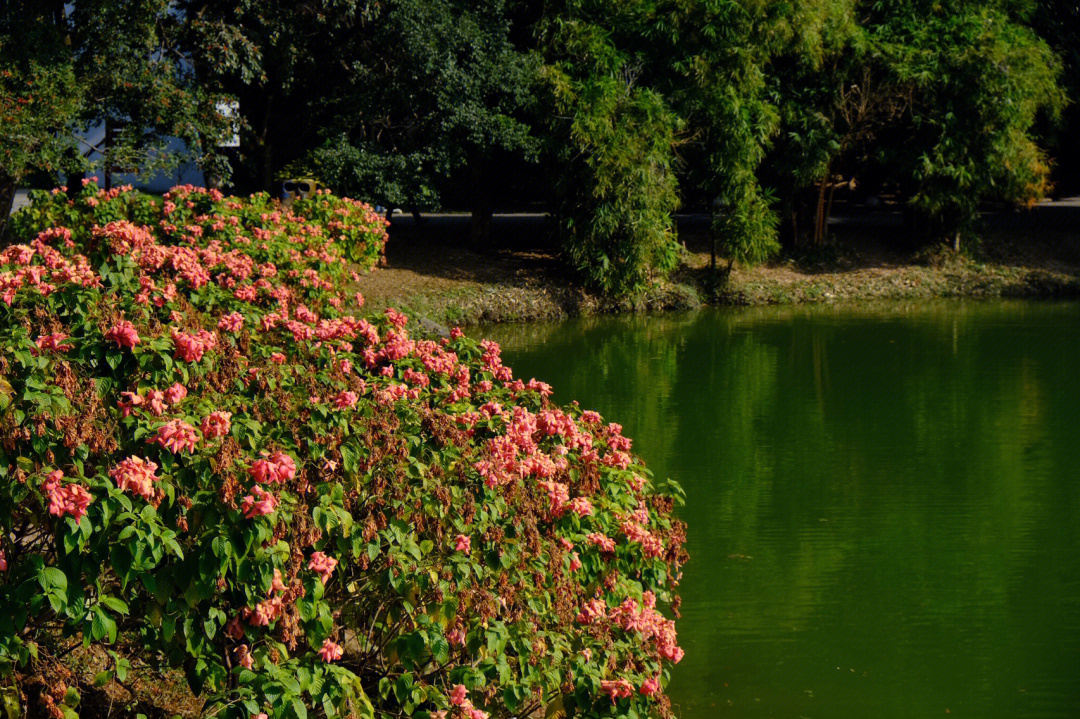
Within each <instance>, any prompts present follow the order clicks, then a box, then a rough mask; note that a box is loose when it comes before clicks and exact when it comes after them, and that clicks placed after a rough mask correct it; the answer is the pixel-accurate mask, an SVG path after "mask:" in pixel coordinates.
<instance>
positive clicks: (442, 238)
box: [356, 202, 1080, 325]
mask: <svg viewBox="0 0 1080 719" xmlns="http://www.w3.org/2000/svg"><path fill="white" fill-rule="evenodd" d="M547 222H548V220H547V219H546V218H545V217H544V216H543V215H524V214H522V215H497V216H496V217H495V219H494V222H493V227H492V235H493V243H494V245H495V246H496V247H497V248H498V249H497V250H490V251H486V252H483V253H479V252H475V251H473V250H472V249H471V248H470V246H469V241H468V231H469V218H468V216H467V215H450V214H440V215H428V216H425V218H424V221H422V222H421V223H420V224H418V223H417V222H416V221H415V220H414V219H413V218H412V217H411V216H398V217H395V218H394V220H393V223H392V225H391V229H390V241H389V243H388V244H387V252H386V259H387V263H386V265H385V266H384V267H382V268H380V269H379V270H378V271H377V272H374V273H372V274H371V275H368V276H365V277H363V278H361V279H360V281H359V282H358V283H357V284H356V289H358V290H359V291H361V292H363V293H364V295H365V297H367V298H368V301H369V304H370V305H372V306H374V307H380V306H387V305H392V306H396V307H400V308H405V309H409V310H411V311H412V312H414V313H417V314H421V315H424V316H426V317H428V318H430V319H432V320H435V321H437V322H440V323H444V324H447V325H452V324H475V323H479V322H501V321H525V320H537V319H555V318H559V317H563V316H568V315H575V314H589V313H598V312H612V311H624V310H633V309H656V310H659V309H671V308H689V307H695V306H698V305H700V304H702V303H703V302H714V303H718V304H775V303H792V302H830V301H847V300H874V299H917V298H926V297H956V296H965V297H1000V296H1014V297H1015V296H1065V295H1067V296H1077V295H1080V202H1077V203H1075V204H1073V203H1062V204H1055V205H1053V206H1049V207H1043V206H1041V207H1039V208H1037V209H1036V210H1033V211H1030V212H1026V213H997V214H994V215H991V216H988V217H987V218H986V226H987V228H988V229H987V230H985V231H984V233H983V237H984V239H983V241H982V243H981V246H980V247H979V248H978V249H977V251H975V252H974V253H972V255H971V256H966V255H961V256H957V255H954V254H953V253H951V252H948V251H945V250H940V249H939V250H934V251H928V250H922V251H915V250H912V249H910V247H911V243H910V242H909V240H908V238H906V237H905V235H904V231H903V225H902V222H901V220H900V215H899V213H895V212H888V211H878V212H861V213H860V212H857V211H852V212H851V213H850V214H849V215H847V216H844V217H841V218H839V219H837V220H836V221H834V222H833V223H832V224H831V226H830V230H831V232H832V234H833V237H834V238H835V240H836V243H835V244H834V245H833V246H832V247H831V248H829V249H828V250H827V251H823V252H820V253H818V254H817V255H816V256H815V255H806V256H803V257H801V258H800V259H799V260H798V261H796V260H794V259H786V260H782V261H777V262H774V263H772V264H769V265H766V266H761V267H754V268H741V267H736V268H735V269H734V271H733V272H732V274H731V277H730V279H729V281H728V282H727V283H725V284H723V285H720V286H719V287H717V284H716V282H715V281H714V280H713V279H712V278H713V275H712V273H711V272H710V271H709V218H708V217H707V216H704V215H686V216H680V217H679V218H678V229H679V239H680V242H682V243H683V244H684V245H685V247H686V252H685V253H684V256H683V259H682V264H681V266H680V267H679V269H678V270H677V271H676V272H675V273H673V275H672V276H671V277H670V278H669V280H668V281H666V282H664V283H662V284H658V285H657V286H656V287H654V288H652V289H650V290H649V291H647V292H646V293H645V294H644V295H643V296H642V297H640V298H638V299H637V300H636V301H634V302H629V301H627V302H621V303H612V302H608V301H605V300H602V299H601V298H599V297H596V296H595V295H592V294H590V293H588V292H585V291H583V290H581V289H580V288H578V287H576V286H575V284H574V282H573V277H572V273H571V272H570V271H569V269H568V268H567V267H566V266H565V265H564V264H563V263H562V262H561V260H560V258H559V254H558V251H557V249H556V248H555V247H553V246H552V245H551V243H550V241H549V240H548V237H549V232H548V225H547ZM724 264H725V263H724V262H723V261H721V266H723V265H724Z"/></svg>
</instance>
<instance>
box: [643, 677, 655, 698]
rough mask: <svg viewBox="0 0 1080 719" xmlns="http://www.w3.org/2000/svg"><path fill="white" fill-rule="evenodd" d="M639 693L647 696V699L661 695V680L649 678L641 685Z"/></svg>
mask: <svg viewBox="0 0 1080 719" xmlns="http://www.w3.org/2000/svg"><path fill="white" fill-rule="evenodd" d="M638 692H639V693H641V694H642V695H643V696H647V697H651V696H653V695H656V694H659V693H660V678H659V677H649V678H648V679H646V680H645V681H644V682H642V683H641V689H638Z"/></svg>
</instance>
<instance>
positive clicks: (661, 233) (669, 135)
mask: <svg viewBox="0 0 1080 719" xmlns="http://www.w3.org/2000/svg"><path fill="white" fill-rule="evenodd" d="M644 5H645V3H624V4H622V5H620V6H619V8H618V10H617V11H614V10H613V9H612V8H610V7H609V6H608V5H607V4H606V3H597V2H587V1H586V2H568V3H564V4H562V5H561V6H559V7H558V8H551V9H550V14H548V15H547V16H546V17H545V18H543V20H542V21H541V24H540V25H539V29H538V34H539V37H540V42H541V47H542V49H543V52H544V54H545V59H546V61H547V65H546V66H545V68H544V76H545V79H546V80H547V83H548V85H547V87H548V91H549V92H550V96H551V105H552V106H553V107H554V108H555V112H554V113H552V114H551V115H550V116H549V118H548V122H547V125H546V128H545V130H546V133H547V141H548V145H547V150H548V157H549V158H551V161H552V162H553V163H554V167H555V172H556V177H557V179H556V182H555V197H556V199H555V208H554V212H555V217H556V220H557V222H558V228H559V229H558V231H559V233H560V236H561V241H562V245H563V248H564V250H565V252H566V254H567V257H568V259H569V261H570V262H571V264H572V265H573V266H574V267H575V268H576V269H577V270H578V271H579V272H580V274H581V276H582V277H583V278H584V279H585V281H586V282H587V283H588V284H590V285H592V286H593V287H596V288H597V289H599V290H601V291H603V292H604V293H606V294H610V295H626V294H632V293H634V292H636V291H638V290H640V289H641V288H642V287H643V286H644V285H645V284H646V282H647V281H648V280H649V279H650V278H651V277H652V276H653V275H654V274H662V273H665V272H667V271H668V270H669V269H671V268H672V267H673V266H674V264H675V261H676V259H677V255H676V245H675V242H674V228H673V226H672V218H671V215H672V213H673V212H674V211H675V209H676V207H678V202H679V200H678V194H677V178H676V157H675V146H676V137H677V134H678V133H679V132H680V131H681V129H682V120H681V119H680V118H679V117H678V115H677V114H676V113H675V112H674V110H673V109H672V108H671V106H670V104H669V103H668V101H667V100H666V99H665V98H664V97H663V95H662V94H660V93H659V92H657V91H656V90H655V89H653V88H652V87H649V86H648V85H647V84H646V83H644V82H641V81H640V80H641V75H642V74H643V72H644V71H643V69H642V67H643V65H644V64H645V63H646V61H647V58H646V56H645V55H644V53H641V52H640V51H637V52H635V50H634V48H633V46H634V40H636V39H639V38H640V37H641V35H640V33H641V27H640V17H641V15H640V12H641V9H642V6H644Z"/></svg>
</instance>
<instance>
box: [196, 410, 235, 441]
mask: <svg viewBox="0 0 1080 719" xmlns="http://www.w3.org/2000/svg"><path fill="white" fill-rule="evenodd" d="M231 418H232V412H222V411H220V410H219V411H217V412H211V413H210V414H208V415H207V416H205V417H203V421H202V424H201V425H200V426H199V429H200V430H202V433H203V436H204V437H206V438H207V439H215V438H217V437H224V436H225V435H227V434H228V433H229V429H231V428H232V422H230V421H229V420H230V419H231Z"/></svg>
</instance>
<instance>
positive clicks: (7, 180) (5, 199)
mask: <svg viewBox="0 0 1080 719" xmlns="http://www.w3.org/2000/svg"><path fill="white" fill-rule="evenodd" d="M14 201H15V178H14V177H12V176H11V175H3V174H0V246H3V245H7V241H6V240H5V237H6V235H7V225H8V222H7V220H8V215H10V214H11V205H12V203H13V202H14Z"/></svg>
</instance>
